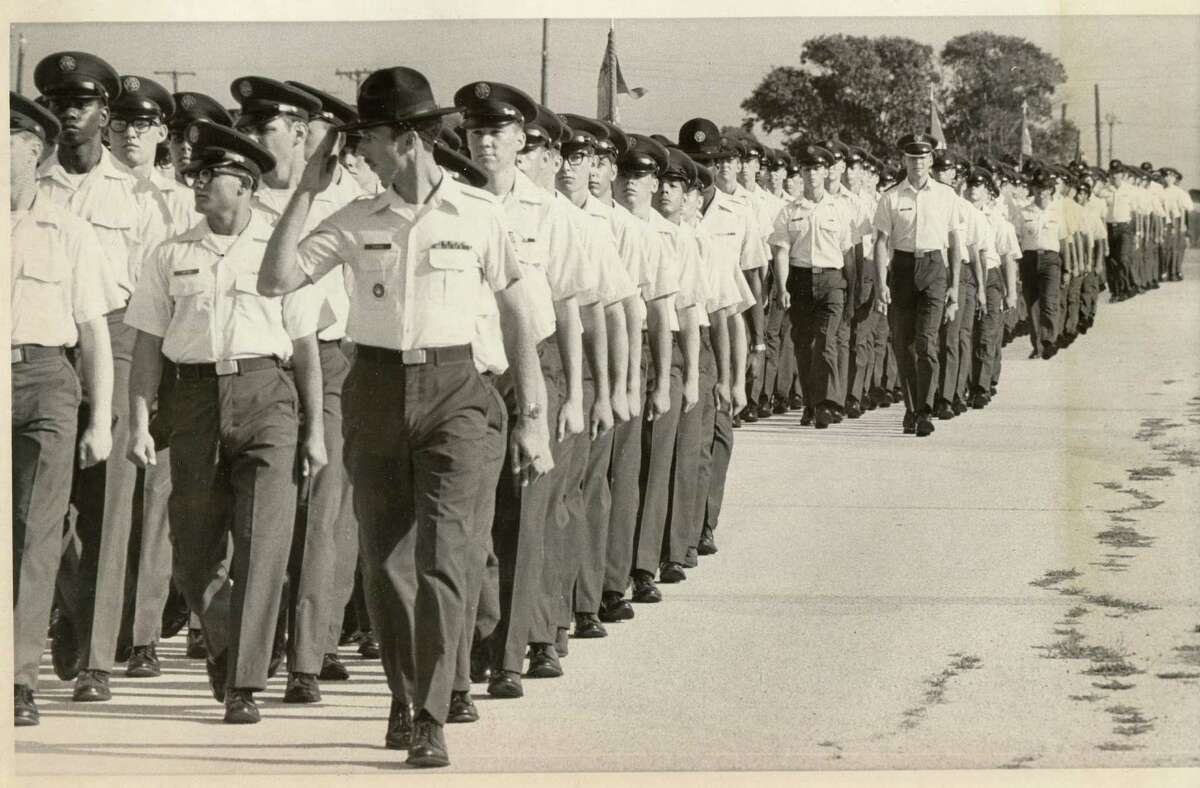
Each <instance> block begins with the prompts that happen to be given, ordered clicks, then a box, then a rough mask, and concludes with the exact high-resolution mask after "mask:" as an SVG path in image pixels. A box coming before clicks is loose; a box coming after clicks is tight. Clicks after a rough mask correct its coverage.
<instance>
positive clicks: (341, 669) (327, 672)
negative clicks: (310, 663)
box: [317, 651, 350, 681]
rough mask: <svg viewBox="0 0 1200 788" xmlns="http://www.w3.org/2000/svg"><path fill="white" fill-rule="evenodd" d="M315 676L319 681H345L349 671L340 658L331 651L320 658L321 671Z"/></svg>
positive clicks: (348, 676)
mask: <svg viewBox="0 0 1200 788" xmlns="http://www.w3.org/2000/svg"><path fill="white" fill-rule="evenodd" d="M317 678H319V679H320V680H321V681H345V680H346V679H348V678H350V671H348V670H346V666H345V665H343V664H342V658H341V657H339V656H338V655H337V653H336V652H333V651H331V652H329V653H328V654H326V655H325V656H324V657H322V658H321V672H320V673H318V674H317Z"/></svg>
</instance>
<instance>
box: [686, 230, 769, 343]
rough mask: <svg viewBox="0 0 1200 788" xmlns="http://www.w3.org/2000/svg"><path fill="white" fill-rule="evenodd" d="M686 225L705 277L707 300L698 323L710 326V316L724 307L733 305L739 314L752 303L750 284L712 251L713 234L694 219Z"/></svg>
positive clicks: (739, 272) (702, 274)
mask: <svg viewBox="0 0 1200 788" xmlns="http://www.w3.org/2000/svg"><path fill="white" fill-rule="evenodd" d="M686 224H687V227H688V228H689V231H690V234H691V237H692V240H693V241H694V242H695V244H696V249H697V250H698V253H699V255H700V271H701V276H702V277H703V278H704V292H705V298H706V301H705V304H704V309H703V310H702V312H703V314H702V316H701V321H700V325H702V326H707V325H711V324H712V321H711V320H710V318H709V315H714V314H717V313H718V312H720V311H721V310H723V309H729V308H733V310H734V312H735V313H737V314H741V313H742V312H744V311H745V310H746V309H749V308H750V307H752V306H754V294H753V293H752V292H751V291H750V285H748V284H747V283H746V277H744V276H742V273H741V271H739V270H738V269H736V268H734V267H732V266H730V265H728V264H722V263H721V261H720V259H719V258H718V257H717V256H716V254H715V251H714V246H713V242H712V236H710V235H709V234H708V232H707V231H705V230H703V229H701V228H700V227H699V226H698V225H697V224H696V223H695V221H690V222H687V223H686ZM738 282H741V283H742V287H744V288H745V298H743V292H742V290H741V289H740V288H739V287H738V285H737V283H738ZM743 303H744V304H745V305H744V306H743Z"/></svg>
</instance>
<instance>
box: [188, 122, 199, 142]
mask: <svg viewBox="0 0 1200 788" xmlns="http://www.w3.org/2000/svg"><path fill="white" fill-rule="evenodd" d="M187 136H188V142H190V143H192V144H193V145H195V144H196V143H197V142H199V141H200V127H199V126H192V127H191V128H190V129H188V135H187Z"/></svg>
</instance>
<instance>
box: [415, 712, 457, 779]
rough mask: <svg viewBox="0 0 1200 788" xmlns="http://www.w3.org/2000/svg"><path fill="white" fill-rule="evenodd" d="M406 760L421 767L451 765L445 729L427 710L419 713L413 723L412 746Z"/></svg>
mask: <svg viewBox="0 0 1200 788" xmlns="http://www.w3.org/2000/svg"><path fill="white" fill-rule="evenodd" d="M404 762H405V763H407V764H408V765H409V766H415V767H417V768H419V769H430V768H437V767H440V766H449V765H450V755H449V753H447V752H446V734H445V731H444V730H443V729H442V725H441V723H439V722H438V721H437V720H435V719H434V718H433V717H430V716H429V714H428V713H427V712H425V711H422V712H421V713H420V714H418V715H417V719H416V720H415V722H414V723H413V737H412V746H411V747H409V748H408V758H407V759H405V761H404Z"/></svg>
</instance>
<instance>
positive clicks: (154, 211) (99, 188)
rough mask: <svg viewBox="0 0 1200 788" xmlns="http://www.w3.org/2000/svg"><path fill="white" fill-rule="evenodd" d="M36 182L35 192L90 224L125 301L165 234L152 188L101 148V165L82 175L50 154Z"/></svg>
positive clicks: (160, 212)
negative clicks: (70, 172) (76, 174)
mask: <svg viewBox="0 0 1200 788" xmlns="http://www.w3.org/2000/svg"><path fill="white" fill-rule="evenodd" d="M37 183H38V193H39V194H42V195H44V196H46V197H47V198H48V199H50V200H51V201H53V202H55V203H56V204H58V205H60V206H62V207H63V208H66V209H67V210H68V211H70V212H71V213H73V214H75V215H76V216H79V217H80V218H82V219H83V220H84V221H86V222H87V223H88V224H90V225H91V226H92V229H93V230H95V233H96V237H97V239H98V240H99V241H100V243H99V245H98V247H97V249H98V251H99V252H101V253H102V255H103V257H104V260H103V264H104V265H108V266H109V267H110V268H109V271H110V277H111V279H112V280H113V282H115V283H116V285H117V287H119V288H120V289H121V290H122V291H124V293H125V296H124V299H123V300H128V298H129V296H130V295H131V294H132V293H133V291H134V288H135V286H136V285H137V280H138V276H139V274H140V273H141V269H142V264H143V262H144V261H145V260H146V259H147V258H148V257H149V256H150V254H151V252H153V251H154V249H155V247H157V246H158V245H159V244H160V243H162V242H163V241H164V240H166V237H167V230H166V226H165V223H164V219H163V214H162V208H161V207H160V204H159V203H158V202H157V199H158V197H157V192H156V189H155V188H154V187H153V186H151V185H150V183H149V182H148V181H144V180H142V179H140V178H138V177H137V176H136V175H134V174H133V172H132V171H131V170H130V169H129V168H127V167H125V166H124V165H123V164H121V163H120V162H118V161H117V160H116V159H115V158H113V155H112V154H111V153H109V152H108V151H107V150H101V151H100V161H99V163H98V164H97V165H96V166H95V167H93V168H92V169H91V170H90V171H89V172H88V173H86V174H85V175H83V176H82V177H79V176H75V175H68V174H67V171H66V170H65V169H63V166H62V165H61V164H59V162H58V157H57V156H51V157H49V158H47V159H46V160H45V161H44V162H42V164H41V165H40V166H39V167H38V174H37ZM100 262H101V261H96V262H95V264H99V263H100Z"/></svg>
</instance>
